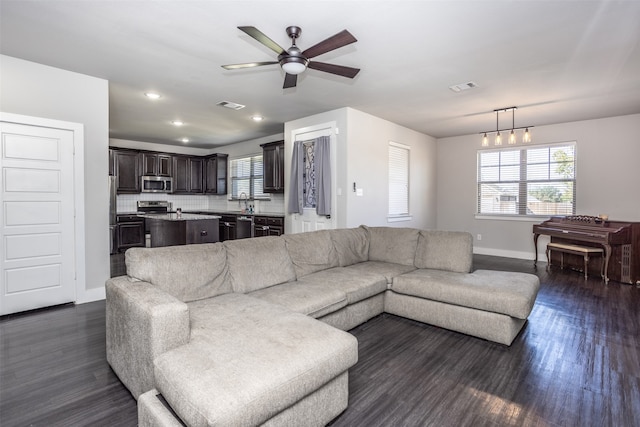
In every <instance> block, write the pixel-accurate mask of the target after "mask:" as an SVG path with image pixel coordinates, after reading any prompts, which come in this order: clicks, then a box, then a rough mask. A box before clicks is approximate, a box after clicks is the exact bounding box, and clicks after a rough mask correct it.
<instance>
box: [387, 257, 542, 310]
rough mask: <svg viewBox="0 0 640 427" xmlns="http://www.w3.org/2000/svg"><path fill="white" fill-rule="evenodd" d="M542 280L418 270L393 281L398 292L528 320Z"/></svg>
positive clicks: (491, 273) (517, 275) (485, 272)
mask: <svg viewBox="0 0 640 427" xmlns="http://www.w3.org/2000/svg"><path fill="white" fill-rule="evenodd" d="M539 288H540V281H539V280H538V277H537V276H535V275H533V274H528V273H513V272H506V271H490V270H476V271H474V272H473V273H455V272H450V271H443V270H423V269H420V270H415V271H412V272H411V273H407V274H403V275H401V276H398V277H395V278H394V279H393V284H392V286H391V290H393V291H394V292H396V293H400V294H405V295H411V296H416V297H420V298H426V299H430V300H433V301H440V302H445V303H448V304H454V305H458V306H463V307H470V308H476V309H478V310H484V311H490V312H493V313H500V314H506V315H508V316H511V317H517V318H518V319H526V318H527V317H528V316H529V313H531V309H532V308H533V304H534V303H535V300H536V296H537V294H538V289H539Z"/></svg>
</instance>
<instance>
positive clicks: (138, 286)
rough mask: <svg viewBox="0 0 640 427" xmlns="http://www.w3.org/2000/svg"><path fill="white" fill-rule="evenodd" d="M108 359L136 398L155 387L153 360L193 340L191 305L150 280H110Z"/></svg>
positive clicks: (107, 284) (108, 286)
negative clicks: (190, 323) (190, 315)
mask: <svg viewBox="0 0 640 427" xmlns="http://www.w3.org/2000/svg"><path fill="white" fill-rule="evenodd" d="M106 295H107V301H106V307H107V308H106V329H107V331H106V334H107V361H108V362H109V364H110V365H111V367H112V368H113V370H114V371H115V373H116V374H117V375H118V377H119V378H120V380H121V381H122V382H123V383H124V385H125V386H126V387H127V388H128V389H129V391H130V392H131V394H132V395H133V397H135V398H136V399H137V398H138V396H140V395H141V394H142V393H144V392H146V391H148V390H151V389H153V388H154V387H155V384H154V383H155V380H154V376H153V360H154V359H155V358H156V357H157V356H159V355H161V354H162V353H164V352H166V351H168V350H171V349H173V348H176V347H178V346H180V345H183V344H186V343H187V342H188V341H189V334H190V326H189V308H188V307H187V304H185V303H183V302H181V301H179V300H178V299H176V298H174V297H173V296H171V295H169V294H168V293H166V292H164V291H162V290H160V289H158V288H157V287H155V286H153V285H152V284H151V283H148V282H134V281H132V280H131V279H130V278H129V277H127V276H121V277H115V278H112V279H109V280H108V281H107V283H106Z"/></svg>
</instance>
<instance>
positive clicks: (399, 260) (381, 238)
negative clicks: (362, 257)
mask: <svg viewBox="0 0 640 427" xmlns="http://www.w3.org/2000/svg"><path fill="white" fill-rule="evenodd" d="M365 228H366V230H367V232H368V233H369V261H384V262H392V263H395V264H402V265H411V266H412V265H414V264H413V263H414V260H415V257H416V247H417V246H418V236H419V234H420V230H417V229H415V228H396V227H365Z"/></svg>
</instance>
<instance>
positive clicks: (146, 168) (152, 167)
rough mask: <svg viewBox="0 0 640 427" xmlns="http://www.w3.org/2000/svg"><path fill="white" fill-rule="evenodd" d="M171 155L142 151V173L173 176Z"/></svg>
mask: <svg viewBox="0 0 640 427" xmlns="http://www.w3.org/2000/svg"><path fill="white" fill-rule="evenodd" d="M171 166H172V161H171V155H169V154H164V153H152V152H144V151H143V152H142V175H145V176H171Z"/></svg>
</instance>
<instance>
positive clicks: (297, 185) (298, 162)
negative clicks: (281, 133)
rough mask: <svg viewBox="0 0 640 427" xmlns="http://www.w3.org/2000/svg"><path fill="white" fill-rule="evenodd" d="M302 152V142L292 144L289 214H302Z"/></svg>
mask: <svg viewBox="0 0 640 427" xmlns="http://www.w3.org/2000/svg"><path fill="white" fill-rule="evenodd" d="M303 150H304V149H303V147H302V141H296V142H294V143H293V154H292V155H291V179H290V180H289V182H290V184H289V186H290V190H289V206H288V211H289V213H302V199H303V194H302V188H303V182H302V169H303V164H302V162H303V157H302V156H303Z"/></svg>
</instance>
